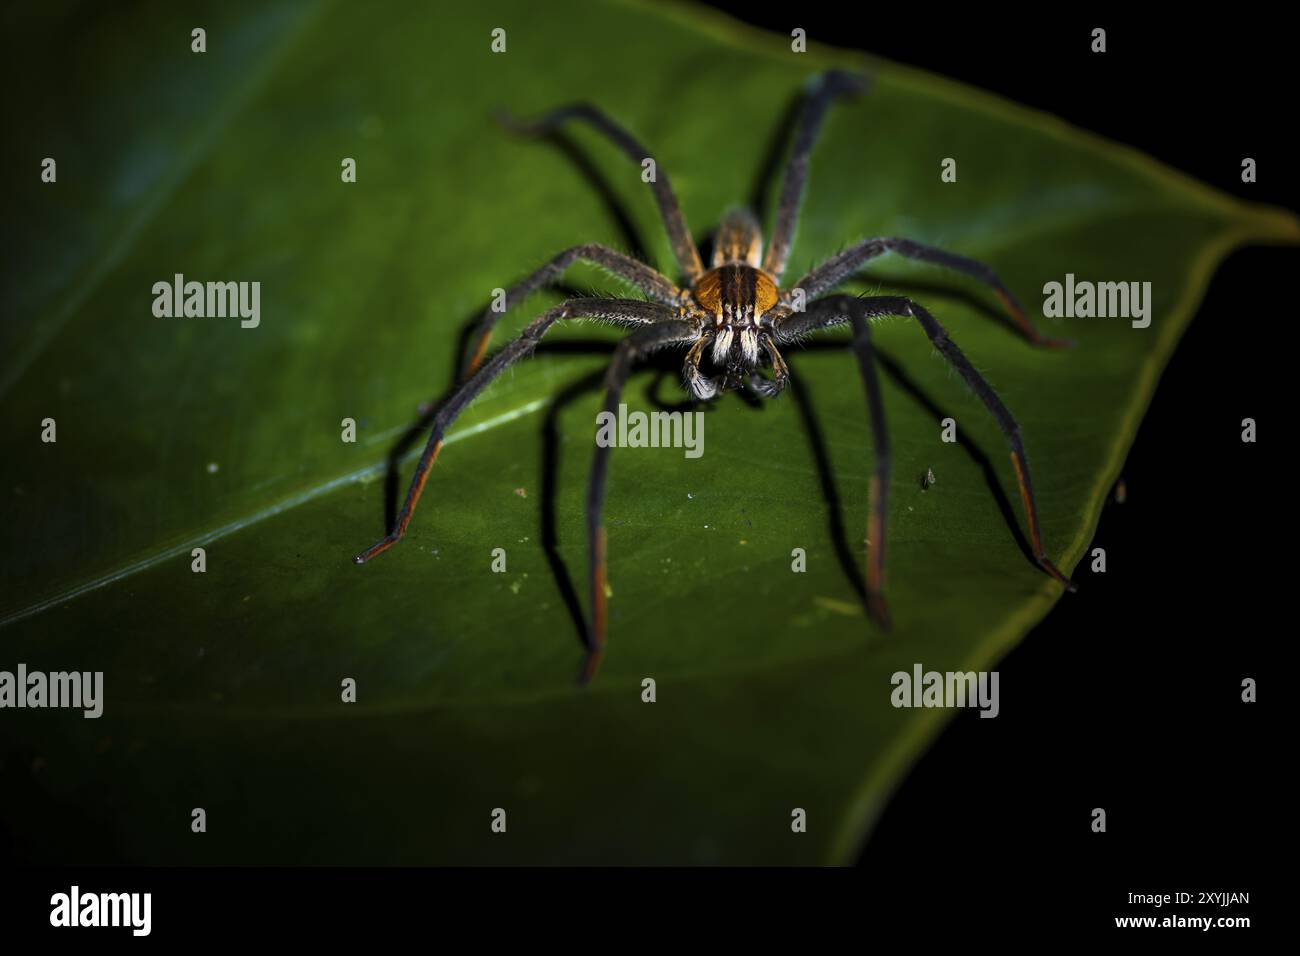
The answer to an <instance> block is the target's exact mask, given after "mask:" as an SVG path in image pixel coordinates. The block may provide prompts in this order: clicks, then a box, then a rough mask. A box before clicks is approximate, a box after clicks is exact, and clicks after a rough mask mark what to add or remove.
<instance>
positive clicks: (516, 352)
mask: <svg viewBox="0 0 1300 956" xmlns="http://www.w3.org/2000/svg"><path fill="white" fill-rule="evenodd" d="M676 315H677V311H676V310H675V309H670V308H668V307H667V306H663V305H656V304H655V303H653V302H642V301H639V300H637V299H570V300H569V301H567V302H562V303H561V304H560V305H557V306H556V307H555V308H553V309H549V310H547V311H546V312H544V313H543V314H542V315H540V316H538V317H537V318H536V319H534V320H533V321H532V322H531V323H529V325H528V327H527V328H525V329H524V330H523V332H521V333H520V334H519V336H518V337H517V338H516V339H514V341H512V342H510V343H509V344H507V345H506V346H505V347H504V348H502V349H501V351H499V352H497V354H496V355H494V356H493V357H492V358H491V360H490V361H488V363H487V364H486V365H484V366H483V367H482V368H481V369H479V370H478V371H477V372H475V373H474V375H472V376H471V377H470V378H469V379H467V380H466V381H464V382H462V383H461V384H460V385H459V386H458V387H457V388H456V390H455V391H454V392H453V393H452V395H451V397H450V398H449V399H448V400H447V401H446V403H444V404H443V405H442V407H441V408H439V409H438V412H437V414H436V415H435V416H434V419H433V426H432V428H431V429H430V431H429V440H428V443H427V444H426V445H425V446H424V453H423V454H421V455H420V462H419V464H418V465H416V468H415V476H414V477H413V478H412V479H411V487H410V489H409V490H408V491H407V492H406V502H405V504H403V505H402V511H401V513H400V514H399V515H398V516H397V522H396V524H395V525H394V527H393V529H392V530H391V531H390V532H389V533H388V534H387V535H385V536H384V537H383V538H381V539H380V540H379V541H376V542H375V543H374V544H372V545H371V546H370V547H369V548H367V549H366V550H365V551H363V552H361V553H360V554H358V555H357V556H356V558H354V559H353V560H355V561H356V563H357V564H365V563H366V562H367V561H369V560H370V559H371V558H373V557H375V556H376V555H379V554H383V553H384V552H385V551H387V550H388V549H389V548H391V547H392V546H393V545H394V544H396V543H397V542H398V541H399V540H401V537H402V535H404V534H406V528H407V526H408V525H409V524H410V523H411V515H412V514H413V513H414V512H415V506H416V504H417V503H418V502H419V500H420V493H421V492H423V491H424V483H425V482H426V481H427V480H428V478H429V470H430V469H431V468H432V467H433V463H434V461H435V460H436V459H437V457H438V452H439V450H440V449H441V448H442V439H443V435H444V434H445V433H446V431H447V429H448V428H449V427H451V424H452V422H454V421H455V420H456V419H457V417H459V415H460V413H461V412H463V411H464V410H465V408H466V406H468V405H469V404H470V402H472V401H473V400H474V399H475V398H476V397H477V396H478V394H479V393H480V392H482V391H483V389H484V388H486V387H487V386H488V384H489V383H490V382H491V381H492V380H493V379H495V378H496V377H497V376H498V375H500V374H501V373H502V372H503V371H505V370H506V369H507V368H509V367H510V366H511V365H513V364H514V363H515V362H517V361H518V360H519V359H521V358H523V357H525V356H526V355H528V354H530V353H531V352H532V350H533V349H534V348H536V347H537V343H538V342H540V341H541V339H542V336H544V335H545V334H546V332H547V330H548V329H550V327H551V326H552V325H554V324H555V323H556V322H557V321H559V320H560V319H581V318H594V319H603V320H605V321H608V322H614V323H616V324H619V325H624V326H633V327H636V326H650V325H654V324H656V323H659V322H664V321H669V320H673V319H675V317H676Z"/></svg>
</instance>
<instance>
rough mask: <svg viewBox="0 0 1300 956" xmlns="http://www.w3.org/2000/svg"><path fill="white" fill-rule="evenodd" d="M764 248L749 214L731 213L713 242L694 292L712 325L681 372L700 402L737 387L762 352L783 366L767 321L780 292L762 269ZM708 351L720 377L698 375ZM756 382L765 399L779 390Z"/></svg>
mask: <svg viewBox="0 0 1300 956" xmlns="http://www.w3.org/2000/svg"><path fill="white" fill-rule="evenodd" d="M762 249H763V238H762V234H761V232H760V231H759V226H758V222H757V221H756V220H755V219H754V217H753V216H752V215H751V214H750V213H749V212H748V211H747V210H737V211H735V212H732V213H730V214H729V215H728V216H727V218H726V219H725V220H723V223H722V226H721V227H720V228H719V229H718V235H717V238H716V239H715V241H714V251H713V268H711V269H710V270H709V271H708V272H706V273H704V275H702V276H700V278H699V279H698V280H697V281H696V283H695V285H694V286H693V287H692V288H691V298H692V300H693V305H694V306H695V307H696V308H697V309H699V310H701V311H702V312H704V313H705V315H707V316H708V317H709V318H710V319H711V320H712V322H711V323H710V324H709V325H707V326H706V328H705V329H704V332H703V334H702V335H701V336H700V337H699V339H697V340H696V342H695V344H694V345H693V346H692V347H691V350H690V351H689V352H688V353H687V355H686V364H685V366H684V369H683V372H684V378H685V381H686V387H687V388H689V389H690V391H691V393H692V394H693V395H694V396H695V397H696V398H700V399H710V398H712V397H713V396H714V395H716V394H717V393H718V392H719V391H725V390H727V389H731V388H739V387H740V386H741V385H742V384H743V383H744V382H745V381H746V380H748V379H750V373H752V372H753V371H754V370H755V369H757V368H758V366H759V364H760V363H761V362H762V359H763V354H764V353H766V354H767V355H768V356H771V360H772V364H773V368H774V369H777V368H783V367H784V363H783V362H782V361H781V354H780V353H779V352H778V351H777V350H776V346H775V345H774V344H773V342H772V326H771V323H770V322H769V321H768V320H767V314H768V312H770V311H771V310H772V308H773V307H774V306H775V305H776V304H777V298H778V293H777V286H776V280H775V279H774V278H773V277H772V276H771V275H769V274H768V273H766V272H764V271H763V269H762V268H761V266H760V265H759V263H760V262H761V261H762V259H761V257H762ZM706 350H707V354H708V357H709V360H710V361H711V362H712V364H713V365H714V366H715V367H716V368H717V369H718V370H719V372H720V373H721V374H720V375H719V376H718V377H709V376H707V375H705V374H704V373H702V372H701V371H700V359H701V357H702V356H703V354H704V353H705V352H706ZM752 381H754V382H755V383H756V384H755V387H756V388H758V389H759V390H760V391H761V392H763V394H768V390H769V389H774V390H775V391H779V390H780V386H779V385H771V386H769V385H760V384H757V383H758V382H760V381H761V380H759V379H758V378H757V377H756V376H755V377H753V379H752ZM773 393H774V392H773Z"/></svg>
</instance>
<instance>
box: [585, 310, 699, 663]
mask: <svg viewBox="0 0 1300 956" xmlns="http://www.w3.org/2000/svg"><path fill="white" fill-rule="evenodd" d="M702 327H703V323H702V322H701V321H698V320H695V321H692V320H690V319H676V318H675V319H672V320H669V321H665V322H661V323H658V324H656V325H655V326H653V327H652V328H647V329H638V330H637V331H635V332H633V333H632V334H631V335H629V336H628V337H627V338H625V339H624V340H623V341H622V342H620V343H619V345H618V348H617V349H616V350H615V352H614V358H613V359H612V360H611V361H610V363H609V370H608V371H607V372H606V373H605V409H604V410H605V411H606V412H609V413H610V414H612V415H617V414H618V403H619V398H620V397H621V396H622V394H623V386H624V384H625V383H626V382H627V377H628V375H629V374H630V373H631V371H632V364H633V363H634V362H635V361H636V360H637V359H638V358H640V357H642V356H644V355H647V354H649V353H650V352H653V351H655V350H656V349H661V348H664V347H665V346H669V345H677V344H681V343H685V342H694V341H695V340H696V339H698V338H699V336H700V332H701V330H702ZM608 474H609V448H608V447H607V446H604V445H600V444H597V445H596V454H595V457H594V458H593V460H592V463H591V483H590V484H589V485H588V486H587V548H588V552H589V555H590V562H591V564H590V584H591V635H590V638H589V640H588V642H587V659H586V661H585V662H584V664H583V668H582V674H581V677H580V678H579V680H580V682H581V683H583V684H586V683H588V682H589V681H590V680H591V679H592V678H593V677H595V676H596V671H597V670H598V669H599V668H600V662H601V659H602V657H603V656H604V653H605V638H606V634H607V633H608V620H609V619H608V608H607V607H606V601H605V583H606V580H607V577H606V567H605V524H604V518H603V516H602V513H603V511H604V507H605V479H606V478H607V477H608Z"/></svg>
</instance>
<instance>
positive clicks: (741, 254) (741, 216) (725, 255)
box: [713, 209, 763, 269]
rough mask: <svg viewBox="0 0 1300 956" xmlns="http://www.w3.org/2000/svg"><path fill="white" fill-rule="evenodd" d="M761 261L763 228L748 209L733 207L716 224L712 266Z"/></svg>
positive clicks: (752, 264)
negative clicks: (719, 223)
mask: <svg viewBox="0 0 1300 956" xmlns="http://www.w3.org/2000/svg"><path fill="white" fill-rule="evenodd" d="M762 261H763V230H762V229H760V228H759V225H758V220H757V219H755V218H754V215H753V213H751V212H750V211H749V210H748V209H733V210H732V211H731V212H729V213H727V215H726V217H725V218H724V219H723V220H722V225H720V226H718V234H717V235H716V236H715V237H714V240H713V267H714V268H715V269H716V268H717V267H718V266H726V265H741V264H743V265H749V266H755V267H757V266H758V264H759V263H760V262H762Z"/></svg>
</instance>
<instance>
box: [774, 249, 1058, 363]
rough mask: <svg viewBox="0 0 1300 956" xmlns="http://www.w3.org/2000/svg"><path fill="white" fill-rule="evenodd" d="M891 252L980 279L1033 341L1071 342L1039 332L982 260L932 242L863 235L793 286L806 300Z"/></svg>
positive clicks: (1047, 344)
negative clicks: (873, 237) (866, 263)
mask: <svg viewBox="0 0 1300 956" xmlns="http://www.w3.org/2000/svg"><path fill="white" fill-rule="evenodd" d="M886 252H895V253H897V254H898V255H900V256H903V257H904V258H906V259H914V260H916V261H917V262H926V263H930V264H932V265H937V266H943V267H944V268H947V269H952V270H953V271H954V272H960V273H962V274H963V275H968V276H970V277H971V278H973V279H978V280H979V281H980V282H983V283H984V284H985V285H987V286H988V287H989V288H990V289H992V290H993V292H994V294H995V295H996V296H997V297H998V299H999V300H1000V301H1001V302H1002V305H1003V306H1004V307H1005V308H1006V310H1007V312H1008V314H1010V316H1011V319H1012V321H1013V322H1015V324H1016V327H1017V328H1018V329H1019V330H1020V333H1021V334H1022V335H1023V336H1024V337H1025V338H1026V339H1028V340H1029V342H1030V343H1032V344H1033V345H1039V346H1042V347H1044V348H1070V347H1072V346H1073V345H1074V342H1073V341H1071V340H1070V339H1058V338H1052V337H1050V336H1046V335H1043V333H1041V332H1039V331H1038V329H1037V328H1035V327H1034V324H1033V323H1032V322H1030V321H1029V318H1028V316H1027V315H1026V314H1025V307H1024V306H1023V305H1021V304H1020V300H1018V299H1017V298H1016V297H1015V296H1014V295H1012V293H1011V290H1010V289H1008V288H1007V287H1006V285H1005V284H1004V283H1003V282H1002V280H1001V279H999V278H998V275H997V273H996V272H994V271H993V270H992V269H991V268H989V267H988V266H986V265H985V264H984V263H982V262H978V261H976V260H974V259H967V258H966V257H965V256H959V255H956V254H955V253H951V252H945V251H944V250H942V249H936V248H934V247H933V246H927V245H924V244H922V243H919V242H913V241H912V240H911V239H894V238H878V239H864V240H862V241H861V242H859V243H856V244H855V245H853V246H850V247H849V248H848V249H845V250H844V251H843V252H840V253H838V254H836V255H834V256H832V257H831V258H829V259H827V260H826V261H825V262H823V263H822V264H821V265H819V266H818V267H817V268H815V269H813V270H812V271H811V272H809V273H808V274H807V275H806V276H804V277H803V279H801V280H800V281H799V282H798V283H796V285H795V288H798V289H802V290H803V293H804V295H805V296H806V297H807V298H808V300H809V301H812V300H813V299H815V298H817V297H818V296H820V295H822V294H824V293H826V292H829V291H831V289H833V288H835V287H836V286H838V285H839V284H840V283H841V282H843V281H844V280H845V279H847V278H848V277H849V276H851V275H853V273H855V272H857V271H858V269H860V268H861V267H862V265H863V263H865V262H866V261H867V260H868V259H874V258H875V257H876V256H880V255H884V254H885V253H886Z"/></svg>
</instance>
